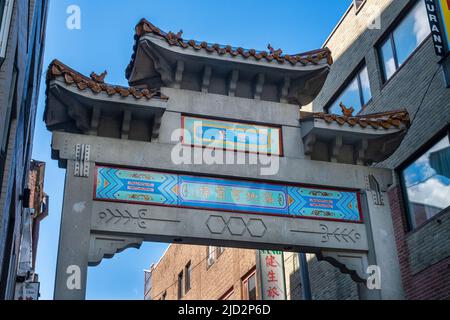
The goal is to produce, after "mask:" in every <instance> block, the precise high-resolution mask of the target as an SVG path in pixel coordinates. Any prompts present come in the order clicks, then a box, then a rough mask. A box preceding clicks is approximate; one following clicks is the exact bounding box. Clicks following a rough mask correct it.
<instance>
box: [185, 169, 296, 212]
mask: <svg viewBox="0 0 450 320" xmlns="http://www.w3.org/2000/svg"><path fill="white" fill-rule="evenodd" d="M179 186H180V189H179V190H180V205H181V206H185V207H196V208H205V209H219V210H228V211H244V212H255V213H269V214H286V213H287V207H288V204H287V198H286V190H285V188H284V187H283V186H278V185H270V184H262V183H251V182H243V181H236V180H224V179H213V178H201V177H190V176H180V178H179Z"/></svg>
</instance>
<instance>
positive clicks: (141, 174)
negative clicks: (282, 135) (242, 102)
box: [95, 167, 361, 222]
mask: <svg viewBox="0 0 450 320" xmlns="http://www.w3.org/2000/svg"><path fill="white" fill-rule="evenodd" d="M95 200H103V201H117V202H125V203H140V204H151V205H164V206H175V207H184V208H198V209H209V210H218V211H230V212H242V213H254V214H266V215H267V214H268V215H280V216H290V217H299V218H311V219H324V220H338V221H351V222H361V211H360V206H359V198H358V194H357V193H356V192H348V191H339V190H324V189H315V188H305V187H300V186H287V185H280V184H271V183H257V182H250V181H241V180H232V179H219V178H208V177H198V176H188V175H178V174H166V173H159V172H152V171H137V170H131V169H118V168H110V167H97V174H96V183H95Z"/></svg>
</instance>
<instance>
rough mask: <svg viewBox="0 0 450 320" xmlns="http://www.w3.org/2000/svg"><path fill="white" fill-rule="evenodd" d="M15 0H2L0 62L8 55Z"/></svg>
mask: <svg viewBox="0 0 450 320" xmlns="http://www.w3.org/2000/svg"><path fill="white" fill-rule="evenodd" d="M13 7H14V0H0V63H1V62H3V60H4V59H5V57H6V47H7V45H8V36H9V26H10V24H11V17H12V12H13Z"/></svg>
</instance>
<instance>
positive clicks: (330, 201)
mask: <svg viewBox="0 0 450 320" xmlns="http://www.w3.org/2000/svg"><path fill="white" fill-rule="evenodd" d="M288 196H289V213H290V214H291V215H294V216H301V217H313V218H325V219H336V220H350V221H359V220H360V212H359V205H358V196H357V194H356V192H343V191H334V190H319V189H310V188H299V187H288Z"/></svg>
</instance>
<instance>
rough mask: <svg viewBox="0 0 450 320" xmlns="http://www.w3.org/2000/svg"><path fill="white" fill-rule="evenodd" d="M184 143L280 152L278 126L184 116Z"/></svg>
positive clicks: (241, 149)
mask: <svg viewBox="0 0 450 320" xmlns="http://www.w3.org/2000/svg"><path fill="white" fill-rule="evenodd" d="M182 121H183V123H182V126H183V129H184V130H185V133H184V136H183V142H184V144H187V145H192V146H199V147H211V148H218V149H225V150H237V151H244V152H254V153H263V154H270V155H277V156H279V155H281V154H282V150H281V149H282V148H281V129H280V128H275V127H268V126H259V125H252V124H243V123H237V122H228V121H220V120H211V119H202V118H194V117H187V116H183V118H182Z"/></svg>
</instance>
